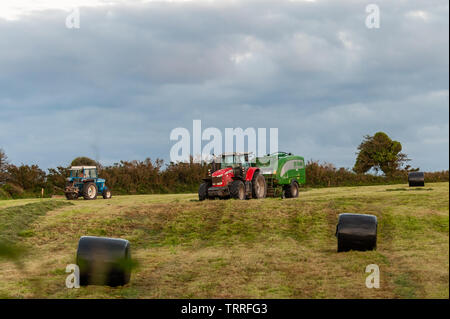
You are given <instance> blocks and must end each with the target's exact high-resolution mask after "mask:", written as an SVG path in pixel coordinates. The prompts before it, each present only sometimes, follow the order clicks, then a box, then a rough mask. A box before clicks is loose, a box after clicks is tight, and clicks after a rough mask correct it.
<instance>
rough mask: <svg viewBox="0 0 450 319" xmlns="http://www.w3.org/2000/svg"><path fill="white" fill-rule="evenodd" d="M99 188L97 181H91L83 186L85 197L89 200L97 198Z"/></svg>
mask: <svg viewBox="0 0 450 319" xmlns="http://www.w3.org/2000/svg"><path fill="white" fill-rule="evenodd" d="M97 195H98V189H97V185H95V183H92V182H89V183H86V184H84V186H83V197H84V199H87V200H92V199H97Z"/></svg>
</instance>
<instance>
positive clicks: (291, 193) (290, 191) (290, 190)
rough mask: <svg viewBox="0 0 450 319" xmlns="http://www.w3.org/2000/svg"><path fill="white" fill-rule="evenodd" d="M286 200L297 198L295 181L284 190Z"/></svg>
mask: <svg viewBox="0 0 450 319" xmlns="http://www.w3.org/2000/svg"><path fill="white" fill-rule="evenodd" d="M285 194H286V198H297V197H298V183H297V181H292V182H291V184H290V185H287V186H286V188H285Z"/></svg>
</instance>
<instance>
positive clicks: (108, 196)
mask: <svg viewBox="0 0 450 319" xmlns="http://www.w3.org/2000/svg"><path fill="white" fill-rule="evenodd" d="M102 196H103V199H111V197H112V194H111V191H110V190H109V189H108V188H107V187H105V188H104V189H103V192H102Z"/></svg>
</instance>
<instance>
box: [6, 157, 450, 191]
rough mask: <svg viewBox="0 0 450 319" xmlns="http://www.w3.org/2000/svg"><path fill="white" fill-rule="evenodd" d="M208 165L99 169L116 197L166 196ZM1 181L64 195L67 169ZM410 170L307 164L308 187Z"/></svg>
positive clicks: (377, 180)
mask: <svg viewBox="0 0 450 319" xmlns="http://www.w3.org/2000/svg"><path fill="white" fill-rule="evenodd" d="M208 168H209V167H208V165H206V164H197V163H193V162H191V163H169V164H164V161H163V160H161V159H157V160H155V161H152V160H151V159H149V158H147V159H145V160H144V161H121V162H119V163H116V164H114V165H112V166H106V167H100V177H102V178H105V179H106V181H107V185H108V187H109V188H110V189H111V190H112V191H113V193H114V194H122V195H125V194H166V193H195V192H197V190H198V186H199V185H200V183H201V182H202V178H204V177H205V176H206V174H207V171H208ZM2 171H3V175H2V180H0V199H10V198H28V197H40V196H41V190H42V188H43V189H44V190H45V191H44V196H45V197H50V196H52V195H55V194H59V195H62V194H63V190H64V185H65V181H66V177H67V176H68V168H65V167H57V168H51V169H49V170H48V172H44V171H43V170H42V169H40V168H39V167H38V166H37V165H31V166H28V165H21V166H15V165H11V164H6V165H5V164H4V167H3V168H2ZM407 174H408V172H407V171H398V172H396V173H395V174H393V175H392V176H389V177H386V176H377V175H372V174H356V173H354V172H353V171H351V170H349V169H346V168H336V167H335V166H334V165H332V164H329V163H319V162H318V161H312V160H311V161H308V163H307V165H306V186H307V187H332V186H363V185H382V184H401V183H407V179H408V176H407ZM448 181H449V171H448V170H447V171H442V172H431V173H425V182H448Z"/></svg>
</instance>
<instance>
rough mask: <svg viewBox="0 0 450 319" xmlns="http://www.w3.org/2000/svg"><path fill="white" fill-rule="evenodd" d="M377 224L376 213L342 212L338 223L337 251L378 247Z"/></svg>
mask: <svg viewBox="0 0 450 319" xmlns="http://www.w3.org/2000/svg"><path fill="white" fill-rule="evenodd" d="M377 226H378V221H377V217H376V216H374V215H366V214H340V215H339V218H338V224H337V225H336V237H337V242H338V245H337V246H338V247H337V251H338V252H342V251H350V250H360V251H365V250H374V249H376V247H377V228H378V227H377Z"/></svg>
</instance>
